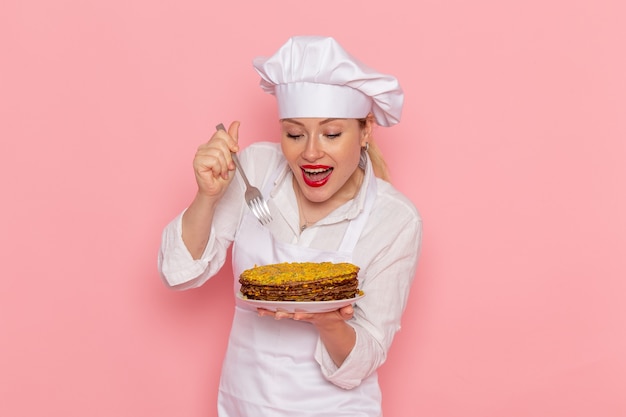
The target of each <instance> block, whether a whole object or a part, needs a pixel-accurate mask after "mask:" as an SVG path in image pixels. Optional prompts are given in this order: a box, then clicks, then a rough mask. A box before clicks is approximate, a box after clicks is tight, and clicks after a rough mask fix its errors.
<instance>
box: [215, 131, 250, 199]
mask: <svg viewBox="0 0 626 417" xmlns="http://www.w3.org/2000/svg"><path fill="white" fill-rule="evenodd" d="M215 128H216V129H217V130H223V131H226V128H225V127H224V124H222V123H220V124H218V125H217V126H215ZM230 156H231V157H232V158H233V162H235V166H236V167H237V169H238V170H239V173H240V174H241V178H243V182H245V183H246V186H248V187H250V182H248V177H246V174H245V173H244V172H243V168H242V167H241V164H240V163H239V158H238V157H237V154H236V153H235V152H231V153H230Z"/></svg>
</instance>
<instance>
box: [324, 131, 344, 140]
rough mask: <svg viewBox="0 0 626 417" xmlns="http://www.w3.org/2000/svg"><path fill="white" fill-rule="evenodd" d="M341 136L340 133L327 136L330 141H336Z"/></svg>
mask: <svg viewBox="0 0 626 417" xmlns="http://www.w3.org/2000/svg"><path fill="white" fill-rule="evenodd" d="M339 136H341V132H339V133H327V134H326V137H327V138H328V139H336V138H338V137H339Z"/></svg>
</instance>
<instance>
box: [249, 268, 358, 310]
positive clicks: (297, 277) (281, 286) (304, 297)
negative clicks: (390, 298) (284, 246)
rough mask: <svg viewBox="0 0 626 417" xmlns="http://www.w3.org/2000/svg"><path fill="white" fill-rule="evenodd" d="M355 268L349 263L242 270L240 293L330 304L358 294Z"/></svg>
mask: <svg viewBox="0 0 626 417" xmlns="http://www.w3.org/2000/svg"><path fill="white" fill-rule="evenodd" d="M358 273H359V267H358V266H356V265H353V264H351V263H345V262H344V263H332V262H284V263H278V264H270V265H263V266H255V267H254V268H250V269H247V270H245V271H243V272H242V273H241V275H240V277H239V282H240V283H241V293H242V295H243V296H244V297H246V298H249V299H253V300H266V301H332V300H345V299H349V298H354V297H356V296H357V295H359V294H360V290H359V289H358V286H359V281H358V279H357V275H358Z"/></svg>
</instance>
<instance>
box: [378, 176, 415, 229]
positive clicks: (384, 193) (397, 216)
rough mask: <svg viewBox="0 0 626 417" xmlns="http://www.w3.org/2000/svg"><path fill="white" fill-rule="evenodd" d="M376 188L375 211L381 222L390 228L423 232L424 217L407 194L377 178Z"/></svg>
mask: <svg viewBox="0 0 626 417" xmlns="http://www.w3.org/2000/svg"><path fill="white" fill-rule="evenodd" d="M376 188H377V192H376V204H375V205H374V209H373V210H374V213H375V215H376V217H377V218H378V219H380V221H381V222H385V223H387V222H388V223H389V227H390V228H394V227H395V228H398V229H403V228H406V227H410V228H414V229H417V230H421V227H422V217H421V215H420V213H419V210H418V209H417V207H416V206H415V204H414V203H413V202H412V201H411V200H410V199H409V198H408V197H407V196H406V195H405V194H403V193H402V192H401V191H400V190H398V189H397V188H396V187H394V186H393V184H391V183H389V182H387V181H385V180H382V179H380V178H376ZM385 219H389V220H388V221H387V220H385Z"/></svg>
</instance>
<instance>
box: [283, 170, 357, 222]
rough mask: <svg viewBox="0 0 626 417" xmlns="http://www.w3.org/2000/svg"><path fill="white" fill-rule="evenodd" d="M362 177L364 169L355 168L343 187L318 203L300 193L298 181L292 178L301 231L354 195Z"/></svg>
mask: <svg viewBox="0 0 626 417" xmlns="http://www.w3.org/2000/svg"><path fill="white" fill-rule="evenodd" d="M364 177H365V173H364V171H363V170H362V169H359V168H357V170H356V171H355V174H354V175H353V176H352V177H351V178H350V180H348V182H346V184H345V185H344V187H342V188H341V189H340V190H339V191H338V192H337V193H336V194H334V195H333V196H332V197H331V198H329V199H328V200H326V201H323V202H319V203H316V202H312V201H310V200H309V199H307V198H306V196H305V195H304V194H303V193H302V189H301V188H300V185H299V184H298V181H296V180H295V179H294V181H293V189H294V193H295V195H296V203H297V205H298V213H299V216H300V231H301V232H302V231H304V230H305V229H306V228H307V227H310V226H312V225H314V224H315V223H317V222H318V221H320V220H321V219H323V218H324V217H326V216H327V215H328V214H330V213H331V212H332V211H333V210H335V209H336V208H337V207H339V206H341V205H342V204H344V203H346V202H347V201H349V200H352V199H353V198H354V197H356V195H357V194H358V192H359V190H360V188H361V185H362V184H363V178H364ZM351 185H352V186H351Z"/></svg>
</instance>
